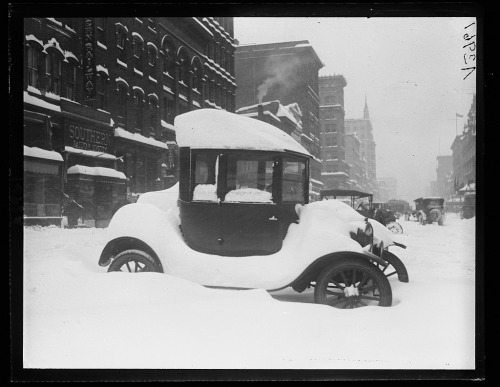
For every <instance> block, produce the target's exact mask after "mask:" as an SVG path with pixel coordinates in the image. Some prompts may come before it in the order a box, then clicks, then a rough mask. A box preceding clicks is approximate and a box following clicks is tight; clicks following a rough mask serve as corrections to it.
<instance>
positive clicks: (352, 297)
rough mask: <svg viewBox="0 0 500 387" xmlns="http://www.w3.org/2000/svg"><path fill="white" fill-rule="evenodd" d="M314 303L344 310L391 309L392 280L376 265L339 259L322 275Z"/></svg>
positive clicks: (315, 288)
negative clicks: (387, 307)
mask: <svg viewBox="0 0 500 387" xmlns="http://www.w3.org/2000/svg"><path fill="white" fill-rule="evenodd" d="M314 301H315V302H316V303H318V304H326V305H330V306H333V307H335V308H340V309H352V308H359V307H362V306H369V305H370V306H391V304H392V290H391V285H390V284H389V280H388V279H387V278H386V276H385V275H384V274H383V273H382V272H381V271H380V270H379V269H378V268H377V267H376V266H375V265H373V264H372V263H370V262H364V261H361V260H359V261H358V260H354V259H338V260H337V261H336V262H334V263H332V264H331V265H329V266H327V267H326V268H325V269H324V270H323V271H322V272H321V273H320V274H319V277H318V279H317V281H316V284H315V286H314Z"/></svg>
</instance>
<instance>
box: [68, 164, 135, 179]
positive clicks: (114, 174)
mask: <svg viewBox="0 0 500 387" xmlns="http://www.w3.org/2000/svg"><path fill="white" fill-rule="evenodd" d="M67 174H68V175H88V176H95V177H97V178H99V177H105V178H106V177H107V178H114V179H120V180H127V177H126V176H125V174H124V173H123V172H119V171H117V170H115V169H111V168H104V167H89V166H86V165H78V164H77V165H73V166H72V167H70V168H68V172H67Z"/></svg>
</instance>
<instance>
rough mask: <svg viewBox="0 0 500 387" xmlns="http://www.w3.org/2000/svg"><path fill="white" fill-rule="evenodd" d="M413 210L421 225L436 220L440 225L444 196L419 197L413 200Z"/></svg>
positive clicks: (442, 217) (442, 220)
mask: <svg viewBox="0 0 500 387" xmlns="http://www.w3.org/2000/svg"><path fill="white" fill-rule="evenodd" d="M414 202H415V212H414V215H415V216H416V218H417V220H418V222H419V223H420V224H422V225H424V224H431V223H434V222H436V223H437V224H438V225H440V226H442V225H443V223H444V198H441V197H421V198H418V199H415V200H414Z"/></svg>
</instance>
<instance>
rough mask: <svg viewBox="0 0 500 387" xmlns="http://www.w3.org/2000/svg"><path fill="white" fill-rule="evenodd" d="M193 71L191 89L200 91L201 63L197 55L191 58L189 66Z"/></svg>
mask: <svg viewBox="0 0 500 387" xmlns="http://www.w3.org/2000/svg"><path fill="white" fill-rule="evenodd" d="M191 69H192V72H193V89H194V90H197V91H199V92H201V85H202V82H201V79H202V77H203V70H202V64H201V61H200V60H199V58H198V57H195V58H193V63H192V66H191Z"/></svg>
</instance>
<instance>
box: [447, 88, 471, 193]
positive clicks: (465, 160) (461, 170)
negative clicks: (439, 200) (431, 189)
mask: <svg viewBox="0 0 500 387" xmlns="http://www.w3.org/2000/svg"><path fill="white" fill-rule="evenodd" d="M451 150H452V159H453V161H452V164H453V186H454V190H455V191H458V190H460V189H461V188H463V187H464V186H466V185H471V184H475V183H476V95H475V94H474V95H473V99H472V105H471V108H470V110H469V113H468V115H467V122H466V123H465V125H464V130H463V132H462V134H460V135H457V136H456V137H455V140H454V141H453V143H452V145H451Z"/></svg>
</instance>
